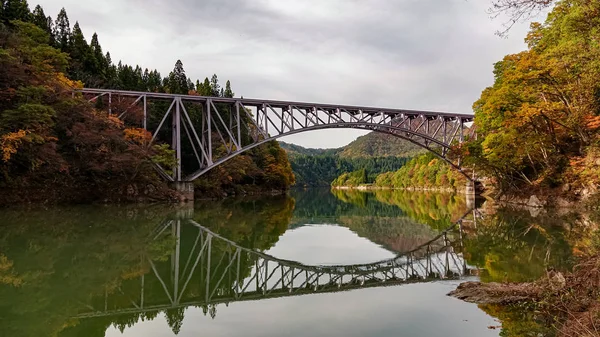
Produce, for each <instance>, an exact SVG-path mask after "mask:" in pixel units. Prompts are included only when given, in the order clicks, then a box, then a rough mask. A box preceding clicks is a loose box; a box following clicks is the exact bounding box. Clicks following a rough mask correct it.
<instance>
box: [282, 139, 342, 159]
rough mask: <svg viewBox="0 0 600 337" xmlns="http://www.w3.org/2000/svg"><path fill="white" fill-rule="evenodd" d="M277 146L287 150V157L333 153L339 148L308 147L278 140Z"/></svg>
mask: <svg viewBox="0 0 600 337" xmlns="http://www.w3.org/2000/svg"><path fill="white" fill-rule="evenodd" d="M279 146H280V147H281V148H282V149H284V150H285V152H287V154H288V157H294V156H320V155H335V154H336V153H338V152H339V151H340V150H341V149H309V148H306V147H302V146H300V145H296V144H290V143H286V142H282V141H279Z"/></svg>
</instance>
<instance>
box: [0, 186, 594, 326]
mask: <svg viewBox="0 0 600 337" xmlns="http://www.w3.org/2000/svg"><path fill="white" fill-rule="evenodd" d="M469 206H470V205H468V204H467V202H466V201H465V200H464V198H463V197H461V196H457V195H451V194H436V193H423V192H406V191H375V192H358V191H329V190H309V191H292V192H290V194H289V195H287V196H277V197H252V198H250V197H248V198H241V199H228V200H222V201H200V202H196V204H195V205H194V207H193V208H192V207H188V208H185V207H184V208H181V207H166V206H144V207H142V206H127V207H117V206H76V207H75V206H74V207H54V208H47V209H46V208H44V209H42V208H33V209H31V208H29V209H9V210H0V228H1V229H2V231H1V234H0V299H1V301H0V336H11V337H15V336H174V335H177V336H199V335H205V336H282V335H285V336H428V337H431V336H444V337H449V336H461V337H465V336H466V337H468V336H473V337H480V336H500V335H501V333H502V331H503V330H504V332H503V334H502V335H504V336H518V335H519V333H520V331H522V330H523V329H526V331H533V330H534V329H535V328H536V327H535V326H534V325H535V323H534V322H531V321H529V320H527V319H523V318H520V319H515V317H514V316H515V314H514V313H510V312H502V311H499V310H498V308H495V307H493V306H477V305H474V304H469V303H465V302H462V301H460V300H457V299H455V298H451V297H448V296H446V294H447V293H448V292H450V291H451V290H453V289H455V288H456V286H457V285H458V284H460V283H461V282H464V281H467V280H474V281H476V280H482V281H484V282H489V281H500V282H502V281H528V280H534V279H536V278H538V277H540V276H542V275H543V274H544V273H545V270H546V268H548V267H552V268H554V269H558V270H568V269H569V268H571V264H572V263H573V261H574V257H575V256H576V255H577V254H578V252H580V251H582V250H584V249H586V247H588V246H589V245H590V241H591V240H593V237H594V236H593V234H592V233H593V232H594V230H595V228H596V227H595V226H594V225H593V221H591V220H589V219H588V218H585V217H583V216H581V215H578V214H572V213H564V214H560V215H548V214H536V211H515V210H505V209H495V208H494V209H492V208H489V207H488V208H487V209H486V208H485V207H483V208H482V209H472V208H470V207H469ZM501 326H502V327H501Z"/></svg>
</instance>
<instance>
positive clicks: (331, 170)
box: [279, 132, 422, 186]
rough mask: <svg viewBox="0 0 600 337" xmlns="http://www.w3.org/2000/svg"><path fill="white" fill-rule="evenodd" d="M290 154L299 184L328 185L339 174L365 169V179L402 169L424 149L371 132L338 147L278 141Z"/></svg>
mask: <svg viewBox="0 0 600 337" xmlns="http://www.w3.org/2000/svg"><path fill="white" fill-rule="evenodd" d="M279 144H280V146H281V148H282V149H284V150H285V151H286V152H287V153H288V157H289V160H290V162H291V164H292V170H293V171H294V174H295V176H296V185H297V186H329V185H330V184H331V183H332V182H333V181H334V180H335V179H336V178H337V177H338V176H340V175H342V174H344V173H348V172H353V171H361V170H362V171H365V172H363V175H366V178H365V179H366V182H371V183H372V182H374V181H375V178H376V177H377V175H379V174H381V173H384V172H389V171H396V170H398V169H400V168H401V167H402V166H403V165H404V164H405V163H406V162H407V161H408V160H409V158H411V157H413V156H415V155H418V154H419V153H421V152H422V150H420V149H419V148H418V146H416V145H413V144H411V143H409V142H407V141H405V140H402V139H399V138H396V137H393V136H390V135H385V134H380V133H376V132H372V133H370V134H367V135H365V136H362V137H359V138H358V139H357V140H355V141H354V142H352V143H350V144H348V145H346V146H344V147H341V148H338V149H308V148H305V147H302V146H299V145H294V144H289V143H285V142H279Z"/></svg>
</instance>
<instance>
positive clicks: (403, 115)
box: [77, 88, 475, 182]
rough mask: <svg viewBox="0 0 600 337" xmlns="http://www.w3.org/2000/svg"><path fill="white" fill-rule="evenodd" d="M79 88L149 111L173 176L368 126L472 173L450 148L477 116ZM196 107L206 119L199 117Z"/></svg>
mask: <svg viewBox="0 0 600 337" xmlns="http://www.w3.org/2000/svg"><path fill="white" fill-rule="evenodd" d="M77 92H79V93H81V94H82V95H83V96H84V97H85V98H87V99H88V100H89V101H91V102H98V101H99V100H101V101H102V102H103V104H102V105H104V102H105V100H107V102H106V103H107V104H106V105H105V106H106V108H107V109H108V113H109V114H114V115H116V116H118V117H119V118H126V117H127V115H128V114H131V113H132V111H134V110H136V111H138V112H141V113H143V117H142V118H141V121H139V122H140V124H141V125H140V126H141V127H143V128H145V129H147V130H148V131H149V132H151V133H152V142H156V141H157V138H160V139H161V140H162V141H166V142H168V143H170V146H171V147H172V149H173V150H175V156H176V159H177V165H176V167H175V168H174V169H173V170H172V171H173V174H168V173H167V172H166V170H165V169H164V168H162V167H160V166H159V165H157V168H158V170H159V172H160V173H161V175H162V176H163V177H164V178H165V179H167V180H169V181H172V182H187V181H193V180H195V179H197V178H198V177H200V176H201V175H203V174H205V173H206V172H208V171H209V170H211V169H212V168H214V167H216V166H218V165H219V164H222V163H224V162H226V161H228V160H229V159H231V158H233V157H235V156H237V155H239V154H240V153H243V152H245V151H247V150H250V149H252V148H254V147H256V146H259V145H261V144H263V143H266V142H269V141H271V140H275V139H277V138H280V137H284V136H288V135H293V134H297V133H300V132H305V131H311V130H323V129H333V128H351V129H359V130H370V131H376V132H382V133H386V134H390V135H393V136H395V137H399V138H402V139H404V140H407V141H409V142H411V143H413V144H416V145H418V146H421V147H423V148H425V149H427V150H428V151H430V152H432V153H433V154H435V155H436V156H438V157H439V158H441V159H443V160H444V161H446V162H447V163H449V164H450V165H451V166H452V167H454V168H456V169H457V170H459V171H460V172H462V173H463V174H464V175H465V176H466V177H467V178H468V179H470V177H469V176H468V175H467V174H465V173H464V172H463V170H462V169H461V163H460V158H456V159H453V158H450V157H449V156H448V154H449V150H450V147H451V146H452V144H453V143H454V142H458V143H461V142H463V140H464V139H465V138H466V137H474V136H475V134H474V129H473V128H471V127H469V123H471V122H472V121H473V119H474V116H473V115H472V114H457V113H446V112H433V111H418V110H403V109H387V108H375V107H362V106H347V105H336V104H319V103H305V102H293V101H274V100H262V99H248V98H223V97H204V96H190V95H175V94H165V93H150V92H136V91H120V90H105V89H87V88H86V89H80V90H78V91H77ZM157 102H162V104H158V103H157ZM192 109H193V111H198V112H200V113H199V115H201V117H200V118H193V117H194V116H195V115H193V114H191V113H190V110H192ZM152 121H155V122H154V123H152ZM242 131H244V132H242ZM246 134H249V135H250V137H245V136H244V135H246ZM166 138H168V141H167V140H166ZM184 147H186V149H185V150H184ZM184 152H186V153H184ZM187 152H189V153H187ZM183 156H189V157H193V160H192V162H194V163H193V165H192V164H187V165H184V164H183V161H182V158H183ZM188 162H189V161H188ZM184 166H189V167H184ZM169 170H170V168H169Z"/></svg>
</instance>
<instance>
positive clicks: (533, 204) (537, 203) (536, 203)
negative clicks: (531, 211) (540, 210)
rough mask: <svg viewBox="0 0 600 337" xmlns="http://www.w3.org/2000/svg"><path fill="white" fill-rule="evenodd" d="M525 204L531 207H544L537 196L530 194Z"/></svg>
mask: <svg viewBox="0 0 600 337" xmlns="http://www.w3.org/2000/svg"><path fill="white" fill-rule="evenodd" d="M527 206H531V207H544V203H543V202H542V201H541V200H540V199H538V197H537V196H535V195H532V196H531V197H530V198H529V201H527Z"/></svg>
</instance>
